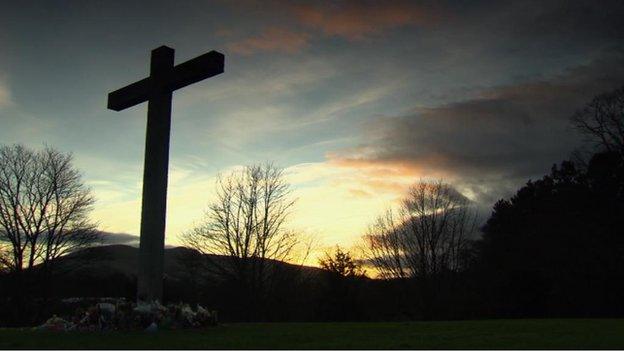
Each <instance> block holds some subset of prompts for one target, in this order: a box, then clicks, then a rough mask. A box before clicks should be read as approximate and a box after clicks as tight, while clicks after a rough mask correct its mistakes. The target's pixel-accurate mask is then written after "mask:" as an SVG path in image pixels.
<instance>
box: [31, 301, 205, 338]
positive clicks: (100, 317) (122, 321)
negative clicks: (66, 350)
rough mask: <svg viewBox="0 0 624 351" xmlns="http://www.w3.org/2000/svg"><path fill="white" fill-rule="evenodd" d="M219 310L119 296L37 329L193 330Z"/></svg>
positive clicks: (81, 309)
mask: <svg viewBox="0 0 624 351" xmlns="http://www.w3.org/2000/svg"><path fill="white" fill-rule="evenodd" d="M216 324H217V312H216V311H210V310H207V309H205V308H204V307H202V306H200V305H196V306H195V308H192V307H191V306H190V305H188V304H185V303H177V304H169V305H166V306H165V305H161V304H160V303H158V302H154V303H140V304H136V303H134V302H129V301H126V300H125V299H119V300H116V301H115V302H114V303H113V302H100V303H97V304H95V305H91V306H89V307H88V308H86V309H83V308H78V309H76V310H75V312H74V314H73V315H72V316H70V317H69V318H67V319H64V318H61V317H58V316H56V315H55V316H52V318H50V319H48V320H47V321H46V322H45V323H43V324H42V325H40V326H38V327H35V329H37V330H46V331H73V330H77V331H112V330H122V331H123V330H146V331H157V330H160V329H166V330H175V329H190V328H203V327H208V326H214V325H216Z"/></svg>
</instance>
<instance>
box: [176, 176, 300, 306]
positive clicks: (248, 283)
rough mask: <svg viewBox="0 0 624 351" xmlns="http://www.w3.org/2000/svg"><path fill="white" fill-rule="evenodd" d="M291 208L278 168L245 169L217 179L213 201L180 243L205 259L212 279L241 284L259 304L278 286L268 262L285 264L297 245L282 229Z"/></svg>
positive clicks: (297, 239)
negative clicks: (217, 277)
mask: <svg viewBox="0 0 624 351" xmlns="http://www.w3.org/2000/svg"><path fill="white" fill-rule="evenodd" d="M293 205H294V200H293V199H291V190H290V186H289V184H288V183H287V182H286V181H285V179H284V176H283V170H282V169H280V168H278V167H275V166H274V165H272V164H264V165H253V166H248V167H245V168H244V169H243V170H240V171H234V172H232V173H230V174H229V175H227V176H225V177H223V176H220V177H219V179H218V181H217V193H216V199H215V200H214V201H213V202H212V203H211V204H210V205H209V207H208V210H207V211H206V214H205V218H204V220H203V222H202V223H201V224H200V225H198V226H197V227H195V228H193V229H192V230H190V231H188V232H186V233H184V234H183V235H182V240H183V242H184V243H185V245H186V246H187V247H190V248H193V249H196V250H198V251H200V252H202V253H204V254H208V255H206V258H207V259H208V265H207V267H208V269H210V270H211V271H212V272H213V273H214V274H216V275H218V276H221V277H224V278H228V279H231V280H233V281H236V282H237V283H238V284H241V286H243V287H244V289H245V290H246V291H247V293H246V294H248V295H252V296H254V300H256V301H258V300H259V299H262V298H263V297H264V295H265V294H266V293H267V291H270V290H271V288H272V287H271V285H272V284H274V283H275V282H276V279H274V278H275V277H276V272H274V269H275V265H274V264H273V262H272V261H273V260H279V261H288V260H289V259H290V258H291V257H292V254H293V253H294V250H295V248H296V247H297V245H299V244H300V243H301V240H300V237H299V236H298V235H297V234H296V233H295V232H294V231H291V230H288V229H287V228H286V221H287V219H288V216H289V214H290V212H291V209H292V207H293ZM210 255H222V256H226V257H227V259H213V258H212V257H211V256H210Z"/></svg>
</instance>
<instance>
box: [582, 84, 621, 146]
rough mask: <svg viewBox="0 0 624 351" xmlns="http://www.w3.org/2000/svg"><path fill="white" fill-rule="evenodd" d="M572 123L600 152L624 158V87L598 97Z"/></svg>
mask: <svg viewBox="0 0 624 351" xmlns="http://www.w3.org/2000/svg"><path fill="white" fill-rule="evenodd" d="M572 123H573V125H574V126H575V127H576V129H578V130H579V131H580V132H581V133H582V134H584V135H585V137H586V138H587V141H588V142H590V143H591V144H593V146H595V147H597V148H598V149H599V151H608V152H617V153H619V154H620V156H623V157H624V87H621V88H619V89H616V90H614V91H612V92H609V93H606V94H601V95H598V96H596V97H595V98H594V99H593V100H592V101H591V102H589V103H588V104H587V105H586V106H585V108H583V109H582V110H579V111H577V112H576V113H575V114H574V116H573V117H572Z"/></svg>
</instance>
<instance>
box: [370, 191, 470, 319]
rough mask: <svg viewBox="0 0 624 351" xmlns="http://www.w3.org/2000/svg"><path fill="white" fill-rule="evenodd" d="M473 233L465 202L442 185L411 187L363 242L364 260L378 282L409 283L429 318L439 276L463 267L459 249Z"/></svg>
mask: <svg viewBox="0 0 624 351" xmlns="http://www.w3.org/2000/svg"><path fill="white" fill-rule="evenodd" d="M476 230H477V212H476V211H475V210H474V209H473V207H472V206H471V204H470V201H469V200H468V199H467V198H466V197H465V196H463V195H462V194H461V193H459V192H458V191H456V190H455V189H454V188H453V187H452V186H450V185H449V184H446V183H444V182H442V181H437V182H420V183H417V184H416V185H414V186H412V188H411V189H410V190H409V193H408V195H407V197H406V198H405V199H404V200H403V201H402V202H401V205H400V207H399V209H398V210H395V211H392V210H388V211H387V212H386V213H385V214H384V215H382V216H380V217H378V218H377V220H376V222H375V223H374V224H373V225H371V226H370V228H369V231H368V233H367V234H366V235H365V237H364V239H365V242H366V244H367V245H366V246H367V250H366V252H367V259H368V261H369V262H371V264H372V265H373V266H374V267H375V268H376V270H377V271H378V272H379V275H380V276H381V277H383V278H387V279H389V278H399V279H400V280H402V281H406V282H409V281H413V282H415V283H417V284H416V285H417V287H418V289H419V291H420V293H421V295H420V297H421V301H420V302H421V307H422V309H423V313H424V316H425V318H430V317H431V314H432V313H433V312H432V309H433V304H434V300H435V299H436V298H437V296H438V295H439V292H440V284H441V282H442V280H443V278H444V277H448V276H451V275H452V274H453V273H454V272H459V271H460V270H461V269H462V267H463V266H464V262H463V258H464V257H465V256H464V251H465V250H466V249H467V247H468V245H469V239H470V238H471V237H472V236H473V235H474V233H475V232H476Z"/></svg>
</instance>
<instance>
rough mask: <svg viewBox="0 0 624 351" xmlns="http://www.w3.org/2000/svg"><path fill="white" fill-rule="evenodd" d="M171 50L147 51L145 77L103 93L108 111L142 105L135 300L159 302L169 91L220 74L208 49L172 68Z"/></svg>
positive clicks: (218, 57)
mask: <svg viewBox="0 0 624 351" xmlns="http://www.w3.org/2000/svg"><path fill="white" fill-rule="evenodd" d="M173 59H174V50H173V49H172V48H169V47H166V46H161V47H159V48H156V49H154V50H152V58H151V63H150V76H149V77H147V78H144V79H141V80H139V81H137V82H134V83H132V84H130V85H127V86H125V87H123V88H121V89H117V90H115V91H113V92H111V93H109V94H108V108H109V109H111V110H114V111H121V110H124V109H126V108H128V107H132V106H134V105H137V104H140V103H142V102H145V101H147V102H148V105H147V135H146V139H145V164H144V168H143V202H142V208H141V243H140V245H139V270H138V271H139V272H138V277H137V278H138V291H137V300H138V301H139V302H141V301H143V302H154V301H159V302H163V271H164V263H165V262H164V258H165V257H164V256H165V221H166V213H167V171H168V169H169V133H170V131H171V97H172V94H173V91H174V90H177V89H181V88H184V87H185V86H187V85H190V84H193V83H196V82H199V81H201V80H204V79H206V78H210V77H213V76H216V75H218V74H221V73H223V67H224V60H225V57H224V56H223V54H221V53H219V52H216V51H210V52H208V53H205V54H203V55H200V56H197V57H195V58H194V59H191V60H188V61H186V62H184V63H181V64H179V65H177V66H174V65H173Z"/></svg>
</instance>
